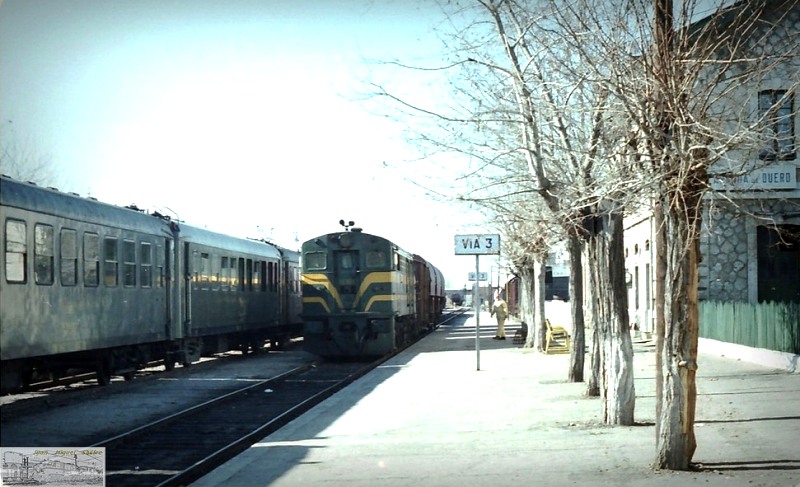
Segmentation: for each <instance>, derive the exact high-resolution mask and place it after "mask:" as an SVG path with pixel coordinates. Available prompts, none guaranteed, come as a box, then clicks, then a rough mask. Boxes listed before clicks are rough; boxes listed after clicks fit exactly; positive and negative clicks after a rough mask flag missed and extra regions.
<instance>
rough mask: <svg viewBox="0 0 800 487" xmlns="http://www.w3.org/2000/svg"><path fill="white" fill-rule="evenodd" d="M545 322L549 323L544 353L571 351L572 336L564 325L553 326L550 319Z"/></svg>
mask: <svg viewBox="0 0 800 487" xmlns="http://www.w3.org/2000/svg"><path fill="white" fill-rule="evenodd" d="M544 322H545V324H547V336H546V337H545V344H544V353H569V341H570V337H569V333H567V330H566V329H565V328H564V327H563V326H553V325H552V324H550V320H548V319H545V320H544Z"/></svg>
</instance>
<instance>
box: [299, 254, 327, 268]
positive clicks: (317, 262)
mask: <svg viewBox="0 0 800 487" xmlns="http://www.w3.org/2000/svg"><path fill="white" fill-rule="evenodd" d="M326 261H327V254H326V253H325V252H307V253H306V255H305V260H304V262H303V266H304V267H305V269H306V270H307V271H322V270H325V268H326V267H327V262H326Z"/></svg>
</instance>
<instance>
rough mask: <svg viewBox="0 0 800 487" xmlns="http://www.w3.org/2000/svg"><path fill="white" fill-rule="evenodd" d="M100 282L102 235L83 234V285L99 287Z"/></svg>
mask: <svg viewBox="0 0 800 487" xmlns="http://www.w3.org/2000/svg"><path fill="white" fill-rule="evenodd" d="M99 283H100V236H99V235H97V234H96V233H84V234H83V285H84V286H86V287H97V285H98V284H99Z"/></svg>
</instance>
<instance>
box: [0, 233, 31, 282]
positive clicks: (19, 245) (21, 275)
mask: <svg viewBox="0 0 800 487" xmlns="http://www.w3.org/2000/svg"><path fill="white" fill-rule="evenodd" d="M26 227H27V225H26V224H25V222H23V221H19V220H6V232H5V233H6V281H8V282H16V283H24V282H26V281H27V276H26V275H25V269H26V266H25V264H26V261H27V257H28V245H27V243H26V241H25V235H26V233H27V228H26Z"/></svg>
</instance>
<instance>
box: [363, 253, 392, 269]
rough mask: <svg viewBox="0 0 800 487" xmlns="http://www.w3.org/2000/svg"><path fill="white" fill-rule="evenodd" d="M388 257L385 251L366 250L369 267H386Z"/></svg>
mask: <svg viewBox="0 0 800 487" xmlns="http://www.w3.org/2000/svg"><path fill="white" fill-rule="evenodd" d="M387 263H388V259H387V258H386V253H384V252H382V251H380V250H370V251H368V252H367V267H368V268H369V269H380V268H381V267H386V264H387Z"/></svg>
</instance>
